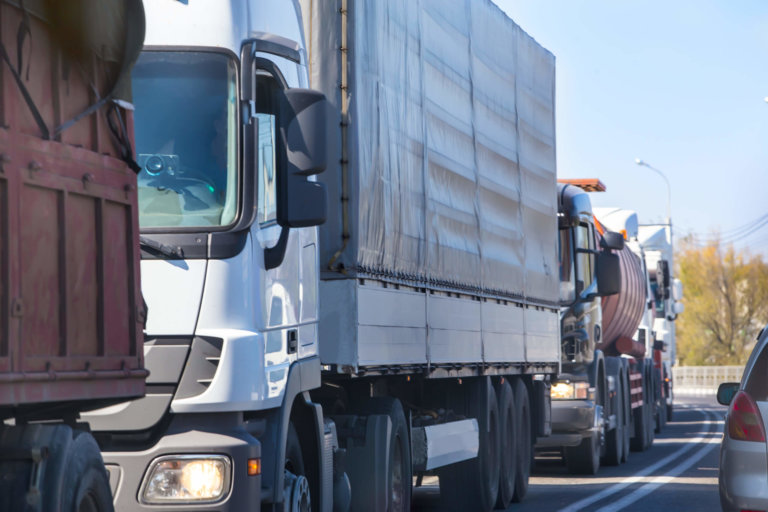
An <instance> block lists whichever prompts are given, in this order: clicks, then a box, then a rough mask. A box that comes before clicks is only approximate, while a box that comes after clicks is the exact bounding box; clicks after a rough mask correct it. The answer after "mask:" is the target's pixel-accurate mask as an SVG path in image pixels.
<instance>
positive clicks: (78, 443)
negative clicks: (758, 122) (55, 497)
mask: <svg viewBox="0 0 768 512" xmlns="http://www.w3.org/2000/svg"><path fill="white" fill-rule="evenodd" d="M64 468H66V473H65V475H64V480H63V482H62V487H61V509H60V510H62V511H63V512H70V511H71V512H112V511H114V506H113V505H112V492H111V490H110V488H109V478H108V477H107V472H106V470H105V469H104V461H103V459H102V458H101V452H100V451H99V446H98V445H97V444H96V441H95V440H94V439H93V436H91V435H90V434H89V433H87V432H76V433H75V439H74V441H72V444H71V445H70V446H69V450H68V452H67V457H66V459H65V461H64Z"/></svg>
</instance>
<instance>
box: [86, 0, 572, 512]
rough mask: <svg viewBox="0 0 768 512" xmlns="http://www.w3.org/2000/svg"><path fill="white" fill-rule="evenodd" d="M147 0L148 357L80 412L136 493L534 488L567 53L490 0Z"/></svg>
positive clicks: (371, 493) (548, 343)
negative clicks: (137, 385)
mask: <svg viewBox="0 0 768 512" xmlns="http://www.w3.org/2000/svg"><path fill="white" fill-rule="evenodd" d="M146 11H147V34H146V47H145V50H144V52H143V54H142V55H141V57H140V58H139V61H138V63H137V65H136V69H135V72H134V75H133V76H134V78H133V97H134V103H135V105H136V118H135V119H136V153H137V155H138V161H139V164H140V165H141V166H142V172H141V174H140V175H139V210H140V224H141V230H142V236H143V239H142V243H143V246H144V251H143V261H142V266H141V271H142V286H143V288H142V290H143V294H144V296H145V297H146V301H147V303H148V305H149V311H150V312H151V313H150V314H149V317H148V319H147V327H146V332H147V337H146V341H145V356H146V365H147V367H148V368H149V370H150V372H151V373H150V376H149V378H148V380H147V396H146V397H145V398H142V399H140V400H136V401H133V402H128V403H124V404H121V405H118V406H113V407H110V408H108V409H104V410H100V411H97V412H94V413H92V414H89V415H88V417H87V419H88V421H89V422H90V424H91V425H92V427H93V429H94V435H95V436H96V438H97V440H98V441H99V443H100V446H101V448H102V451H103V457H104V460H105V463H106V465H107V468H108V470H109V472H110V481H111V483H112V491H113V493H114V499H115V505H116V508H117V509H119V510H121V511H131V510H142V511H146V510H156V511H159V510H171V509H177V508H179V507H181V508H184V507H191V506H194V508H195V510H201V511H203V510H219V511H221V510H237V511H241V510H249V509H258V508H261V510H291V511H293V510H323V511H330V510H348V509H351V510H402V511H407V510H410V500H411V485H412V477H413V476H417V477H419V476H423V475H426V474H437V475H439V477H440V491H441V496H442V499H443V502H444V507H445V509H450V510H490V509H492V508H493V507H494V506H495V505H497V504H498V505H500V506H502V507H506V506H507V505H509V503H510V502H511V501H512V500H520V499H523V497H524V496H525V494H526V489H527V485H528V476H529V472H530V465H531V460H532V446H533V444H534V443H535V442H536V439H537V438H541V437H545V436H546V435H547V434H548V433H549V430H550V389H549V388H550V381H551V379H552V378H554V376H556V375H557V374H558V372H559V369H560V331H559V324H558V322H559V320H558V318H559V287H560V282H559V276H558V268H559V262H558V252H557V244H558V221H557V198H556V192H555V191H556V185H555V124H554V57H553V56H552V55H551V54H550V53H549V52H547V51H546V50H545V49H543V48H542V47H541V46H539V45H538V44H537V43H536V42H535V41H534V40H533V39H532V38H531V37H530V36H528V35H527V34H526V33H525V32H523V31H522V30H521V29H520V28H519V27H518V26H517V25H515V24H514V23H513V22H512V20H510V19H509V18H507V16H506V15H504V14H503V13H502V12H501V10H499V9H498V8H497V7H496V6H495V5H493V4H492V3H491V2H490V0H482V1H477V0H456V1H453V2H450V3H446V2H441V1H437V0H435V1H420V2H402V1H399V2H395V1H388V2H383V1H380V0H339V1H328V2H320V1H310V0H300V1H296V0H283V1H277V0H250V1H246V0H230V1H228V2H219V3H217V4H216V6H215V8H213V7H212V6H211V4H210V3H209V2H201V1H197V0H188V1H185V0H152V1H150V2H147V3H146ZM310 86H311V87H313V88H314V89H316V90H317V91H320V92H316V91H313V90H309V89H308V87H310ZM417 480H418V481H420V479H417Z"/></svg>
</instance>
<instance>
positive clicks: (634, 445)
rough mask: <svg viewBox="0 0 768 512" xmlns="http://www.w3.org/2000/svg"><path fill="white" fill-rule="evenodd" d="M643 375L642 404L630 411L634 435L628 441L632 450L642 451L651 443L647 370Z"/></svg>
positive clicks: (650, 407) (651, 428) (651, 430)
mask: <svg viewBox="0 0 768 512" xmlns="http://www.w3.org/2000/svg"><path fill="white" fill-rule="evenodd" d="M643 375H644V377H643V405H641V406H640V407H637V408H636V409H635V410H634V411H632V413H633V415H634V417H633V419H634V421H635V430H634V434H635V435H634V437H633V438H632V441H631V443H630V448H631V449H632V451H634V452H644V451H645V450H647V449H648V448H650V447H651V445H652V444H653V428H654V423H653V410H652V407H653V402H652V401H651V399H650V397H651V392H650V390H649V389H648V388H649V386H650V381H649V379H648V373H647V372H644V374H643Z"/></svg>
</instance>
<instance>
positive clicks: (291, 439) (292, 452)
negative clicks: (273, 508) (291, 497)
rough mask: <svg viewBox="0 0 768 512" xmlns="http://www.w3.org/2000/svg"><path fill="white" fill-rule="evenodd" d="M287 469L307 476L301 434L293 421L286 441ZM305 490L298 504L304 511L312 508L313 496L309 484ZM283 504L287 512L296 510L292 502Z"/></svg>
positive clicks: (297, 474)
mask: <svg viewBox="0 0 768 512" xmlns="http://www.w3.org/2000/svg"><path fill="white" fill-rule="evenodd" d="M285 471H286V472H290V473H292V474H293V475H295V476H297V477H303V478H306V477H307V473H306V471H305V467H304V456H303V455H302V451H301V444H300V443H299V436H298V434H297V433H296V427H294V426H293V423H289V424H288V437H287V439H286V442H285ZM286 484H287V482H286ZM303 491H304V492H303V493H302V498H301V500H300V501H299V506H298V510H299V511H302V512H304V511H309V510H312V496H311V495H310V493H309V487H308V486H307V487H306V488H304V489H303ZM283 506H284V508H283V510H285V511H287V512H294V510H296V508H294V507H293V505H292V504H291V503H283Z"/></svg>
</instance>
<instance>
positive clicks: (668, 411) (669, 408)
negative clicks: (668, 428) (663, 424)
mask: <svg viewBox="0 0 768 512" xmlns="http://www.w3.org/2000/svg"><path fill="white" fill-rule="evenodd" d="M666 408H667V421H672V409H673V408H674V407H673V406H672V404H666Z"/></svg>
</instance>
